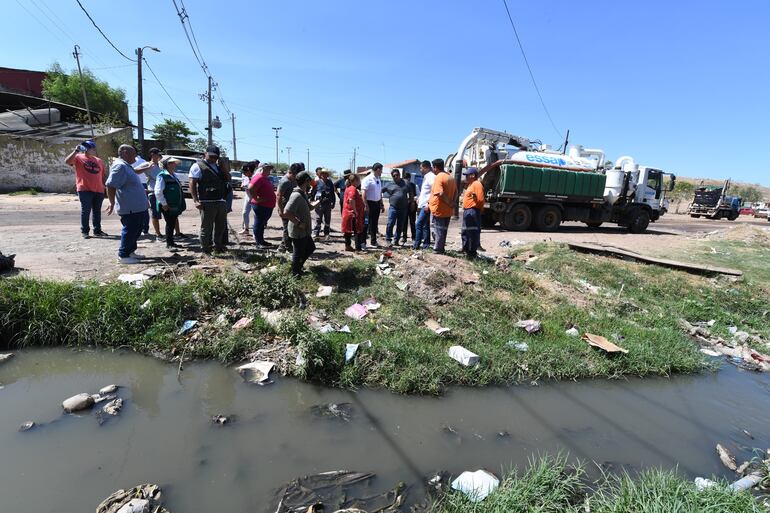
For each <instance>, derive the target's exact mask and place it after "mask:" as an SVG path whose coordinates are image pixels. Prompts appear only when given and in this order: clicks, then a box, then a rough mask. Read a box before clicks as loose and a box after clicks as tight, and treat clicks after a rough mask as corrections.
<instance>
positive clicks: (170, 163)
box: [152, 156, 187, 251]
mask: <svg viewBox="0 0 770 513" xmlns="http://www.w3.org/2000/svg"><path fill="white" fill-rule="evenodd" d="M179 162H181V161H180V160H179V159H175V158H174V157H171V156H166V157H163V158H162V159H160V172H159V173H158V174H157V175H156V176H155V186H154V189H153V196H152V197H153V198H155V201H156V203H157V205H155V208H156V210H158V211H160V212H161V213H162V214H163V218H164V219H165V221H166V247H167V248H168V249H170V250H172V251H173V249H174V248H175V247H176V244H174V228H176V227H178V226H179V216H180V215H181V214H182V212H184V210H185V208H186V207H187V205H186V204H185V200H184V193H183V192H182V184H181V183H179V178H177V177H176V166H177V164H179Z"/></svg>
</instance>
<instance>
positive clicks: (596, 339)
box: [583, 333, 628, 353]
mask: <svg viewBox="0 0 770 513" xmlns="http://www.w3.org/2000/svg"><path fill="white" fill-rule="evenodd" d="M583 340H585V341H586V342H588V344H589V345H592V346H594V347H598V348H599V349H602V350H604V351H606V352H608V353H627V352H628V349H623V348H622V347H620V346H616V345H615V344H613V343H612V342H610V341H609V340H607V339H606V338H604V337H602V336H600V335H593V334H591V333H586V334H585V335H583Z"/></svg>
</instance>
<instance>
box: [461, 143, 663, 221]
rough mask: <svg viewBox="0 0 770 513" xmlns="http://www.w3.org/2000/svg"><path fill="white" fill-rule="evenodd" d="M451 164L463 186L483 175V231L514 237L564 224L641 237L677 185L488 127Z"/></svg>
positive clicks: (596, 155) (623, 163) (596, 153)
mask: <svg viewBox="0 0 770 513" xmlns="http://www.w3.org/2000/svg"><path fill="white" fill-rule="evenodd" d="M447 163H448V166H449V168H450V169H452V170H453V171H454V174H455V179H456V180H458V182H459V181H460V179H461V176H462V169H463V168H464V167H467V166H475V167H477V168H478V169H479V171H480V174H481V178H480V179H481V181H482V184H483V185H484V190H485V191H486V202H487V205H488V208H487V209H485V211H484V216H483V218H482V221H483V223H484V225H485V226H487V227H491V226H494V225H495V224H496V223H500V225H501V226H502V227H503V228H504V229H506V230H513V231H523V230H528V229H529V228H530V227H533V226H534V228H535V229H537V230H540V231H555V230H557V229H558V228H559V225H560V224H561V223H562V221H581V222H584V223H585V224H587V225H588V226H590V227H594V228H595V227H599V226H601V225H602V223H605V222H611V223H616V224H618V225H619V226H623V227H626V228H627V229H628V231H630V232H631V233H642V232H644V231H645V230H646V229H647V226H648V225H649V223H651V222H655V221H657V220H658V219H659V218H660V216H662V215H663V214H665V212H666V211H667V210H668V200H667V199H666V197H665V193H666V192H667V191H671V190H673V188H674V185H675V182H676V177H675V176H674V175H673V174H670V173H666V172H664V171H661V170H660V169H654V168H650V167H644V166H639V165H637V164H636V163H635V162H634V160H633V159H632V158H631V157H627V156H624V157H621V158H620V159H618V161H617V162H616V163H615V167H614V168H613V169H607V170H605V169H604V152H603V151H602V150H598V149H586V148H583V147H582V146H573V147H571V148H570V150H569V152H567V153H560V152H557V151H554V150H552V149H550V148H548V147H547V146H546V145H542V144H540V143H538V142H536V141H530V140H529V139H527V138H524V137H520V136H515V135H511V134H508V133H506V132H499V131H496V130H489V129H485V128H475V129H474V130H473V131H472V132H471V133H470V134H469V135H468V136H467V137H466V138H465V139H464V140H463V142H462V143H461V144H460V147H459V149H458V151H457V153H455V154H452V155H450V156H449V157H448V159H447ZM665 177H669V182H668V184H666V183H665ZM664 189H665V190H664Z"/></svg>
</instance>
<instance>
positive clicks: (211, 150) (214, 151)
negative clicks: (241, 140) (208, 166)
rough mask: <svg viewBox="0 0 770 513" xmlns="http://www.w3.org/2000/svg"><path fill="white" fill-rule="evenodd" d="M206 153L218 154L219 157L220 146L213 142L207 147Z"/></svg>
mask: <svg viewBox="0 0 770 513" xmlns="http://www.w3.org/2000/svg"><path fill="white" fill-rule="evenodd" d="M206 153H208V154H209V155H216V156H217V157H218V156H219V146H214V145H213V144H212V145H211V146H209V147H208V148H206Z"/></svg>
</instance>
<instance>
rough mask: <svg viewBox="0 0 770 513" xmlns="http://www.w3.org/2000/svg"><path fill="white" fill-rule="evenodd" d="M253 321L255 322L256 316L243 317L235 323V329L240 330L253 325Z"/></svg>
mask: <svg viewBox="0 0 770 513" xmlns="http://www.w3.org/2000/svg"><path fill="white" fill-rule="evenodd" d="M252 322H254V317H241V318H240V319H238V321H237V322H236V323H235V324H233V329H234V330H235V331H240V330H242V329H244V328H248V327H249V326H251V323H252Z"/></svg>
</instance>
